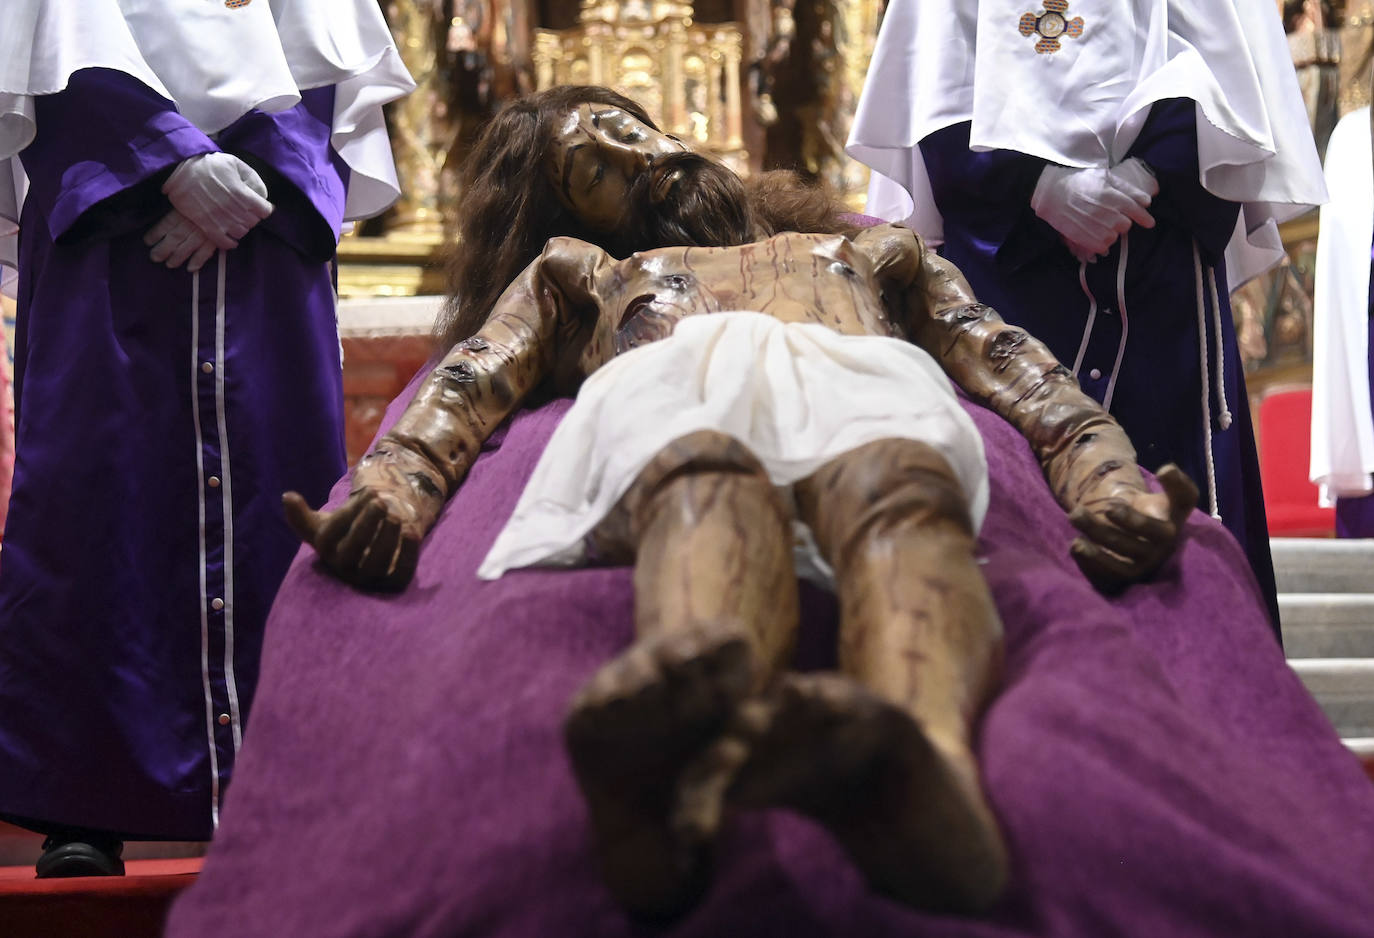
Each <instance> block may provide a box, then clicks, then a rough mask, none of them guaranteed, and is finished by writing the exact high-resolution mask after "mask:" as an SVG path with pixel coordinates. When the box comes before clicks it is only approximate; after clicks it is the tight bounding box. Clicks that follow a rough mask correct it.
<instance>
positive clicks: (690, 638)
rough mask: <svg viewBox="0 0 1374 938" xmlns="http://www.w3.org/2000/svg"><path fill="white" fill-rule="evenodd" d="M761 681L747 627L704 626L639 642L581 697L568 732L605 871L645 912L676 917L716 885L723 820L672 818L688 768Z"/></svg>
mask: <svg viewBox="0 0 1374 938" xmlns="http://www.w3.org/2000/svg"><path fill="white" fill-rule="evenodd" d="M750 681H751V665H750V651H749V645H748V643H747V642H746V640H745V639H744V638H743V637H742V636H739V635H732V634H728V633H726V634H715V633H710V632H704V631H701V632H695V631H694V632H686V633H677V634H672V635H664V636H659V637H656V638H653V639H650V640H645V641H641V642H639V643H637V644H636V645H634V646H633V647H632V648H630V649H629V650H628V651H626V652H625V653H624V654H622V655H621V656H620V657H618V658H616V659H615V660H613V661H611V662H610V663H608V664H607V665H605V666H604V667H603V668H602V669H601V670H600V671H598V672H597V674H596V675H595V676H594V677H593V678H592V679H591V681H589V682H588V683H587V685H586V686H585V687H583V689H582V690H581V691H580V692H579V693H578V694H577V696H576V697H575V698H574V699H573V702H572V707H571V710H570V712H569V714H568V717H567V720H566V722H565V723H564V738H565V741H566V742H567V746H568V754H569V756H570V757H571V760H572V766H573V772H574V774H575V775H576V777H577V781H578V784H579V785H580V786H581V788H582V794H583V796H584V797H585V798H586V802H587V808H588V811H589V813H590V814H591V821H592V828H593V833H594V835H595V839H596V845H597V852H598V854H599V856H600V860H601V867H602V874H603V877H604V879H605V882H606V885H607V886H608V887H609V888H610V890H611V892H612V893H613V894H614V895H615V896H616V898H617V899H618V900H619V901H620V903H621V904H622V905H624V906H625V908H626V909H627V910H628V911H629V912H630V913H631V914H633V915H635V916H637V917H640V918H648V919H658V920H662V919H671V918H674V917H676V916H678V915H681V914H682V913H684V912H686V911H687V910H688V909H689V908H690V907H691V906H692V905H693V904H694V903H695V902H696V900H697V899H698V898H700V896H701V894H702V893H703V892H704V891H705V889H706V886H707V884H708V882H709V876H710V869H709V867H710V862H709V861H710V847H711V843H712V841H713V839H714V836H715V833H716V830H717V829H718V824H717V825H716V826H714V827H712V826H709V825H705V826H699V827H695V828H693V829H691V830H690V831H687V830H675V829H674V827H673V825H672V823H671V821H670V818H671V817H672V815H673V813H674V805H675V803H676V801H677V799H678V797H679V788H680V775H681V773H682V770H683V767H684V766H685V765H686V764H687V763H688V762H689V761H690V760H692V758H693V757H694V756H696V755H697V753H698V752H699V751H700V750H701V749H703V747H705V746H706V745H707V744H708V743H710V742H711V741H712V740H713V739H714V738H715V737H716V735H717V734H719V733H720V732H721V730H722V728H723V727H724V726H725V725H726V723H727V721H728V720H729V719H730V717H731V715H732V713H733V712H734V710H735V708H736V707H737V706H738V704H739V702H740V701H741V700H742V699H743V698H744V696H745V695H746V694H747V693H748V692H749V689H750ZM710 781H711V780H710V779H709V778H703V779H702V780H701V784H708V785H709V784H710ZM715 787H716V788H718V789H719V790H720V791H721V793H722V795H723V789H724V787H725V786H723V785H716V786H715ZM716 817H717V820H718V818H719V812H717V814H716Z"/></svg>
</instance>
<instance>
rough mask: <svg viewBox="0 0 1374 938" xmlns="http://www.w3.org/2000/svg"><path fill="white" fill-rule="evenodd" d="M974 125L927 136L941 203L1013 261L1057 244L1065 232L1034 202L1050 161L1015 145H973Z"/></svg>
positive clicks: (926, 155) (926, 154)
mask: <svg viewBox="0 0 1374 938" xmlns="http://www.w3.org/2000/svg"><path fill="white" fill-rule="evenodd" d="M969 130H970V125H969V124H968V123H962V124H954V125H953V126H950V127H945V128H942V129H940V130H937V131H936V132H935V133H933V134H931V135H930V136H928V137H926V138H925V139H924V140H922V141H921V156H922V158H923V159H924V160H925V164H926V172H927V173H928V174H929V176H930V186H931V189H932V191H933V192H934V193H935V203H936V206H937V207H938V208H939V209H940V211H941V213H943V214H945V215H956V216H958V217H959V218H960V219H961V220H962V221H963V223H964V224H965V225H967V226H968V227H969V228H970V229H971V230H972V231H973V232H975V234H976V236H977V238H978V239H979V240H980V241H984V242H986V243H988V244H991V245H995V246H996V248H997V256H998V259H999V261H1000V262H1001V263H1003V264H1005V265H1008V266H1010V267H1016V266H1019V265H1020V264H1022V263H1025V262H1026V261H1028V260H1030V259H1031V258H1034V257H1036V256H1037V255H1040V254H1043V253H1044V252H1045V251H1047V250H1050V249H1052V248H1053V247H1054V246H1055V245H1056V244H1058V243H1059V235H1058V233H1057V232H1055V230H1054V229H1053V228H1051V227H1050V226H1049V225H1048V224H1047V223H1046V222H1044V221H1042V220H1041V219H1040V218H1039V217H1038V216H1037V215H1036V214H1035V212H1034V210H1033V209H1031V204H1030V202H1031V195H1032V194H1033V193H1034V192H1035V184H1036V182H1037V181H1038V180H1039V179H1040V173H1041V171H1042V170H1044V168H1045V166H1046V163H1045V161H1044V160H1042V159H1040V158H1039V157H1034V156H1027V155H1026V154H1024V153H1017V152H1016V151H1014V150H982V151H975V150H971V149H969Z"/></svg>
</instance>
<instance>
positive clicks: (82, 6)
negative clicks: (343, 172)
mask: <svg viewBox="0 0 1374 938" xmlns="http://www.w3.org/2000/svg"><path fill="white" fill-rule="evenodd" d="M84 68H109V69H115V70H117V71H121V72H124V73H125V74H128V75H130V76H132V77H134V78H136V79H138V80H139V81H141V82H142V83H143V84H145V85H147V86H148V87H149V88H151V89H152V90H153V91H155V92H157V93H158V94H160V95H162V96H163V97H166V98H168V99H170V100H171V101H172V102H173V103H174V104H175V105H176V107H177V110H178V111H179V112H180V113H181V114H182V115H183V116H184V117H185V118H186V119H187V120H188V121H190V122H191V123H192V124H194V125H195V126H196V127H198V128H200V129H201V130H203V131H205V132H206V133H207V134H214V133H216V132H218V131H220V130H223V129H224V128H225V127H227V126H229V125H230V124H232V123H233V122H234V121H235V120H237V119H238V118H240V117H242V116H243V115H244V114H246V113H247V112H248V111H250V110H252V109H254V108H257V109H259V110H263V111H281V110H285V109H287V108H290V107H293V106H295V105H296V104H297V103H298V102H299V101H300V92H301V91H303V90H308V89H310V88H320V87H324V86H326V85H333V86H334V88H335V93H334V128H333V135H332V136H333V144H334V148H335V150H337V151H338V153H339V155H340V156H341V157H342V158H343V160H344V162H345V163H347V164H348V167H349V171H350V179H349V190H348V198H347V203H346V205H345V210H344V211H345V217H346V218H347V219H350V220H351V219H358V218H367V217H370V216H372V215H375V214H377V213H378V212H381V211H383V210H384V209H386V208H387V206H389V205H390V204H391V203H392V202H394V201H395V200H396V198H397V197H398V196H399V195H400V186H399V184H398V183H397V179H396V167H395V164H394V162H393V160H392V155H391V149H390V146H389V144H388V141H387V135H386V127H385V123H384V120H383V115H382V110H381V107H382V105H383V104H385V103H386V102H388V101H394V100H396V99H397V98H400V97H403V96H405V95H406V94H409V93H410V92H411V91H412V90H414V87H415V83H414V81H413V80H412V79H411V77H410V74H409V72H407V71H406V68H405V66H404V64H402V62H401V58H400V55H399V53H398V52H397V50H396V47H395V44H394V42H393V41H392V38H391V32H390V30H389V29H388V28H387V25H386V21H385V20H384V19H383V17H382V13H381V9H380V8H379V7H378V5H377V3H376V0H250V2H248V3H246V4H244V5H242V6H237V7H232V8H231V7H230V6H228V5H227V4H225V3H223V2H220V0H213V2H211V0H80V2H76V0H4V4H3V6H0V226H3V225H4V223H5V221H8V222H10V223H12V224H13V223H17V221H18V207H19V206H18V202H19V201H20V200H18V199H16V200H14V201H15V204H14V205H11V204H9V200H8V199H7V198H6V196H5V195H4V193H5V192H7V191H9V190H21V191H22V189H23V187H24V182H23V180H22V178H21V175H22V167H21V166H20V165H19V162H18V160H15V159H12V157H14V155H15V154H17V153H18V152H19V151H20V150H22V149H23V148H24V147H26V146H28V144H29V143H30V142H31V141H32V140H33V138H34V136H35V135H36V134H37V133H39V132H40V128H39V127H38V126H37V122H36V120H35V113H34V106H33V99H34V97H35V96H38V95H44V94H53V93H55V92H58V91H61V90H62V89H64V88H66V87H67V83H68V81H69V80H70V79H71V76H72V73H73V72H76V71H79V70H81V69H84ZM0 230H2V228H0ZM4 239H5V235H3V234H0V264H11V265H12V260H11V258H10V255H12V254H13V253H14V247H13V244H9V245H6V244H5V243H3V242H4ZM11 240H12V239H11Z"/></svg>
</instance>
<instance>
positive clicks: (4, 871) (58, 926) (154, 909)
mask: <svg viewBox="0 0 1374 938" xmlns="http://www.w3.org/2000/svg"><path fill="white" fill-rule="evenodd" d="M200 865H201V859H200V858H199V857H192V858H189V859H178V860H130V861H128V862H127V863H126V864H125V868H126V871H127V873H128V875H126V876H109V877H104V876H102V877H91V878H88V879H46V880H39V879H34V876H33V867H32V866H6V867H0V936H3V938H157V936H158V935H160V934H161V933H162V922H163V919H164V918H165V917H166V915H167V907H168V905H169V904H170V903H171V901H172V898H173V897H174V896H175V895H176V894H177V893H178V892H180V891H181V890H183V889H185V888H186V887H187V886H189V885H190V884H191V883H192V881H193V880H194V879H195V876H196V873H198V872H199V871H200Z"/></svg>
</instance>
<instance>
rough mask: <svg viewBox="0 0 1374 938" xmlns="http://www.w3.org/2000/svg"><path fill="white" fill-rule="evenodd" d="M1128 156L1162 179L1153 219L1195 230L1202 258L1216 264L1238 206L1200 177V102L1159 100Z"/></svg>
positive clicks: (1153, 208)
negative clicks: (1198, 144) (1143, 163)
mask: <svg viewBox="0 0 1374 938" xmlns="http://www.w3.org/2000/svg"><path fill="white" fill-rule="evenodd" d="M1126 156H1127V157H1128V158H1129V157H1139V158H1140V159H1142V160H1144V161H1145V163H1146V165H1148V166H1149V167H1150V169H1151V170H1153V171H1154V174H1155V176H1156V178H1157V179H1158V180H1159V195H1157V196H1155V199H1154V202H1153V203H1151V205H1150V213H1151V214H1152V215H1154V216H1155V220H1156V221H1157V222H1172V223H1174V224H1177V225H1179V226H1180V227H1182V228H1185V229H1187V230H1188V231H1190V232H1192V234H1193V237H1195V238H1196V239H1197V241H1198V244H1199V245H1200V246H1201V248H1202V251H1203V255H1204V257H1203V260H1204V262H1205V263H1207V264H1208V265H1215V264H1216V263H1217V262H1218V261H1219V260H1220V259H1221V255H1222V252H1224V251H1225V250H1226V245H1227V243H1228V242H1229V241H1230V240H1231V234H1232V233H1233V232H1234V231H1235V226H1236V213H1237V212H1238V211H1239V210H1240V209H1239V206H1238V205H1237V204H1236V203H1228V202H1227V201H1226V200H1225V199H1222V198H1219V197H1218V196H1215V195H1213V194H1212V193H1210V192H1208V191H1207V190H1206V189H1205V188H1204V187H1203V185H1202V182H1201V180H1200V179H1199V178H1198V157H1197V105H1196V104H1194V103H1193V101H1191V100H1189V99H1187V98H1173V99H1170V100H1168V101H1158V102H1156V103H1155V105H1154V107H1153V108H1151V109H1150V116H1149V118H1147V119H1146V121H1145V126H1144V127H1143V128H1141V131H1140V136H1139V137H1138V138H1137V139H1136V142H1135V143H1134V144H1133V145H1132V146H1131V149H1130V150H1129V151H1128V152H1127V154H1126Z"/></svg>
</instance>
